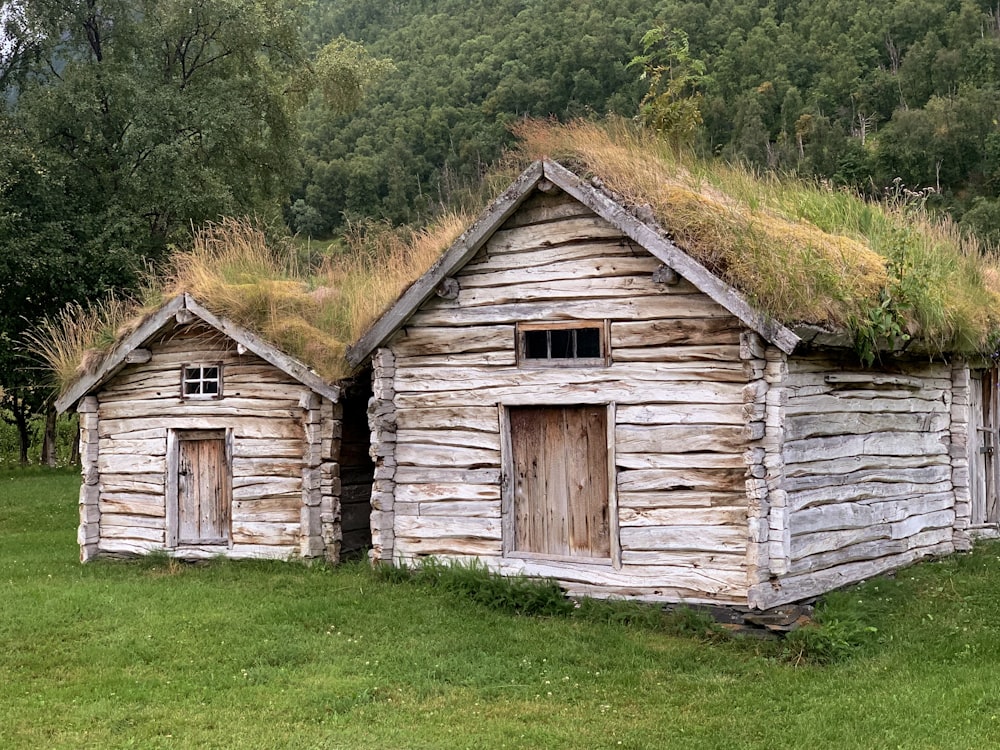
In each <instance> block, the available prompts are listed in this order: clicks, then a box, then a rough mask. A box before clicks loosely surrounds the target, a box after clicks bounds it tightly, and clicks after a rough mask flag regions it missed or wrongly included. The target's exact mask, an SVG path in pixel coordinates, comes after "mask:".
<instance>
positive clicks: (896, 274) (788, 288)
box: [32, 119, 1000, 390]
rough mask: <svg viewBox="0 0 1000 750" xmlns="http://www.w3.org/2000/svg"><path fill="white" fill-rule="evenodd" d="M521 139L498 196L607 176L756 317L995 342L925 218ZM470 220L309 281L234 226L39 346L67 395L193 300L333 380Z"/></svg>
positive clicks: (287, 256) (915, 212)
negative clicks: (527, 173)
mask: <svg viewBox="0 0 1000 750" xmlns="http://www.w3.org/2000/svg"><path fill="white" fill-rule="evenodd" d="M516 133H517V135H518V136H519V138H520V147H519V149H518V150H517V151H516V152H515V153H513V154H511V155H510V158H508V159H507V160H506V161H505V163H504V164H503V165H501V166H500V167H498V170H497V172H496V173H495V174H493V175H491V176H490V177H489V178H488V183H489V184H490V185H491V186H500V187H501V189H502V187H506V185H507V184H508V183H509V181H510V180H511V179H512V178H513V177H514V175H515V174H516V172H515V171H514V170H517V169H520V168H523V167H524V166H526V165H527V163H528V162H530V161H532V160H535V159H539V158H543V157H548V158H552V159H556V160H558V161H560V162H563V163H564V164H566V166H567V167H569V168H571V169H573V170H574V171H577V172H578V173H580V174H581V175H583V176H593V177H599V178H600V180H601V182H602V184H603V185H604V187H605V188H606V189H608V190H610V191H611V192H612V193H614V194H615V195H616V196H617V197H618V199H619V200H621V201H623V202H624V203H625V204H626V205H627V206H631V207H633V208H637V207H640V206H648V207H649V208H650V209H651V210H652V211H653V214H654V216H655V217H656V219H657V221H658V222H659V224H660V225H661V227H662V228H663V230H664V231H665V233H666V234H667V235H668V236H669V237H670V238H671V239H672V240H673V241H674V242H675V243H676V244H677V245H678V246H679V247H681V248H682V249H683V250H685V251H686V252H688V253H689V254H690V255H692V256H693V257H695V258H696V259H697V260H699V261H700V262H701V263H703V264H704V265H705V266H707V267H708V268H709V269H710V270H711V271H713V272H714V273H716V274H717V275H718V276H720V277H721V278H722V279H723V280H725V281H726V282H727V283H729V284H731V285H732V286H733V287H735V288H737V289H738V290H740V291H741V292H743V293H744V294H745V295H746V296H747V297H748V298H749V299H750V301H751V302H752V303H753V304H754V305H756V306H757V307H759V308H760V309H762V310H763V311H764V312H766V313H768V314H770V315H771V316H773V317H774V318H775V319H777V320H779V321H781V322H782V323H785V324H786V325H792V324H796V323H809V324H814V325H818V326H822V327H825V328H828V329H830V330H833V331H848V332H850V333H851V334H853V336H854V337H855V340H856V341H857V348H858V351H859V353H860V354H861V356H862V358H863V359H867V360H869V361H871V360H872V359H874V357H875V356H877V354H878V350H879V347H880V346H884V344H885V342H886V341H890V342H893V341H894V342H896V343H899V342H904V341H908V342H909V343H910V344H919V349H920V350H922V351H927V352H930V353H961V354H969V355H972V354H991V353H993V352H994V351H995V349H996V347H997V343H998V341H1000V312H998V311H1000V264H998V261H997V257H996V255H995V254H994V253H992V252H989V253H987V252H984V251H983V250H982V249H981V248H980V247H979V246H978V245H977V244H976V243H975V241H974V240H972V239H970V238H967V237H963V236H961V234H960V233H959V232H958V230H957V229H956V228H955V226H954V225H953V224H949V223H947V222H945V223H941V222H937V221H933V220H931V219H930V218H929V217H928V216H927V215H926V214H925V213H923V211H922V209H921V208H920V207H919V206H917V207H915V206H912V205H908V204H906V203H905V202H897V203H894V204H890V205H876V204H872V203H870V202H866V201H864V200H862V199H860V198H858V197H857V196H855V195H853V194H851V193H849V192H847V191H835V190H830V189H828V188H825V187H823V186H820V185H816V184H814V183H809V182H805V181H802V180H796V179H791V178H784V177H777V176H773V175H759V174H756V173H754V172H752V171H749V170H747V169H743V168H739V167H733V166H727V165H724V164H721V163H719V162H704V161H698V160H695V159H693V158H686V157H683V156H680V157H679V156H677V154H676V153H675V151H674V150H673V149H672V148H671V147H670V146H668V145H667V144H666V143H664V142H663V141H661V140H658V139H657V138H656V137H655V136H654V135H652V134H650V133H648V132H644V131H642V130H641V129H638V128H637V127H636V126H634V125H633V124H632V123H630V122H627V121H624V120H616V119H610V120H607V121H605V122H603V123H594V122H585V121H576V122H572V123H569V124H558V123H553V122H541V121H525V122H522V123H520V124H519V125H518V126H517V128H516ZM501 183H503V184H502V185H501ZM471 222H472V217H471V216H469V215H462V214H448V215H445V216H444V217H442V218H441V219H439V220H438V221H437V222H436V223H435V224H433V225H432V226H430V227H428V228H426V229H423V230H413V229H392V228H390V227H387V226H385V225H380V224H377V223H373V222H369V223H366V224H362V225H358V226H354V227H352V228H351V230H350V231H349V232H348V235H347V237H346V244H347V250H346V251H345V252H343V253H340V254H331V255H328V256H327V257H326V258H325V259H324V260H323V262H322V264H321V265H320V266H319V267H318V268H304V267H303V264H301V263H300V262H299V261H298V257H299V254H298V252H297V251H296V249H295V247H294V246H293V244H292V243H291V242H287V241H278V242H274V241H269V240H268V238H267V236H266V234H265V232H264V231H263V230H262V229H261V228H260V227H258V226H256V225H255V224H253V223H252V222H248V221H242V220H236V219H227V220H224V221H222V222H220V223H218V224H212V225H209V226H207V227H205V228H203V229H202V230H201V231H199V232H198V233H197V234H196V235H195V237H194V240H193V242H192V245H191V247H190V248H189V249H187V250H184V251H181V252H178V253H177V254H176V255H175V257H174V262H173V265H172V270H171V271H170V273H169V274H168V275H166V276H165V277H162V278H159V279H156V280H153V282H152V283H151V285H150V288H149V289H148V290H147V293H146V294H145V298H144V303H143V304H138V303H137V304H134V305H123V304H121V303H115V302H113V301H108V302H105V303H102V304H100V305H96V306H93V307H91V308H86V309H84V308H74V309H72V310H67V311H66V312H64V313H63V314H61V315H60V316H57V317H56V318H55V319H52V320H49V321H46V322H44V323H43V324H42V326H40V327H39V328H38V329H36V331H35V333H34V335H33V341H32V347H33V348H34V350H35V351H36V352H37V353H38V354H39V356H41V357H42V358H43V359H45V360H47V361H48V363H49V365H50V368H51V369H52V370H53V372H54V373H55V380H56V382H57V386H58V388H59V389H60V390H64V389H65V388H66V387H67V386H68V384H69V383H70V382H72V381H73V380H74V379H75V378H77V377H79V375H80V374H81V372H84V371H86V369H87V368H88V367H90V366H93V365H95V364H97V363H99V361H100V358H101V356H103V353H104V352H106V351H107V349H108V348H109V345H110V343H111V342H112V341H113V340H114V336H115V334H116V332H117V333H118V334H119V335H120V334H121V333H122V332H123V331H125V330H128V329H129V328H130V327H134V326H135V325H136V324H137V320H138V319H140V318H141V316H142V315H144V314H147V313H148V312H149V311H150V310H151V309H154V308H155V307H156V306H158V305H159V304H161V303H162V302H163V301H164V300H166V299H168V298H170V297H171V296H173V295H175V294H179V293H181V292H185V291H186V292H188V293H190V294H192V295H193V296H194V297H195V298H196V299H198V300H199V302H201V303H202V304H203V305H205V306H206V307H207V308H209V309H210V310H212V312H214V313H216V314H217V315H221V316H223V317H226V318H228V319H230V320H232V321H233V322H235V323H237V324H239V325H241V326H244V327H246V328H249V329H251V330H253V331H255V332H257V333H258V334H260V335H261V336H263V337H264V338H265V339H267V340H269V341H270V342H271V343H272V344H274V345H275V346H277V347H278V348H280V349H282V350H283V351H285V352H287V353H288V354H290V355H292V356H294V357H297V358H299V359H301V360H302V361H304V362H306V363H307V364H308V365H309V366H311V367H312V368H313V369H315V370H316V371H317V372H318V373H319V374H320V375H321V376H323V377H325V378H328V379H330V380H335V379H338V378H340V377H344V376H346V375H348V374H349V373H348V371H347V365H346V363H345V361H344V357H343V354H344V350H345V349H346V347H347V346H348V345H350V344H351V343H352V342H353V341H355V340H356V339H357V338H358V337H359V336H360V335H361V334H362V333H363V332H364V331H365V330H366V329H367V327H368V326H370V325H371V324H372V323H373V322H374V321H375V320H376V319H377V318H378V316H379V315H381V313H382V312H384V310H385V309H386V308H387V307H388V306H389V305H391V304H392V302H393V301H394V300H395V299H397V297H398V296H399V294H401V293H402V291H403V290H404V289H405V288H406V287H407V286H408V285H409V284H410V283H412V282H413V281H414V280H416V279H417V278H418V277H419V276H420V275H421V274H422V273H423V272H424V271H425V270H426V269H427V268H428V267H429V266H430V265H431V264H432V263H433V262H434V261H435V260H436V259H437V258H438V257H439V256H440V254H441V253H442V252H443V251H444V250H445V249H446V248H447V247H448V246H449V245H450V244H451V243H452V242H453V241H454V240H455V239H456V238H457V237H458V235H459V234H460V233H461V232H462V231H463V230H464V229H465V228H466V227H467V226H469V224H470V223H471Z"/></svg>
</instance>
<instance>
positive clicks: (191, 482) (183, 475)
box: [177, 430, 231, 544]
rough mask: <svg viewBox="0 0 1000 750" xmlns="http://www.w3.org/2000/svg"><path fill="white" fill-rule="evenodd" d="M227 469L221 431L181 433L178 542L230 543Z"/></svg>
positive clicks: (178, 455)
mask: <svg viewBox="0 0 1000 750" xmlns="http://www.w3.org/2000/svg"><path fill="white" fill-rule="evenodd" d="M230 485H231V482H230V479H229V466H228V464H227V461H226V439H225V433H224V432H223V431H221V430H211V431H209V430H198V431H190V432H185V433H181V434H180V435H178V441H177V542H178V543H179V544H228V543H229V505H230V503H229V495H230Z"/></svg>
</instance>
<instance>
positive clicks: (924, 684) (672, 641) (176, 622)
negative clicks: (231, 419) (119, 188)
mask: <svg viewBox="0 0 1000 750" xmlns="http://www.w3.org/2000/svg"><path fill="white" fill-rule="evenodd" d="M77 485H78V479H77V477H76V476H74V475H72V474H68V473H63V474H51V473H47V474H41V473H30V472H27V473H26V472H16V473H10V472H8V473H6V474H0V748H5V749H6V748H286V747H287V748H296V749H297V750H304V749H307V748H352V749H354V748H372V747H378V748H498V747H509V748H514V747H542V748H563V747H565V748H605V747H610V748H617V747H623V748H663V747H677V748H796V747H802V748H833V747H851V748H983V747H993V746H996V745H997V744H998V743H1000V678H998V675H1000V607H998V605H997V601H998V596H1000V546H997V545H991V544H983V545H981V546H980V547H979V548H978V550H977V552H976V553H975V554H973V555H963V556H954V557H952V558H950V559H948V560H946V561H942V562H937V563H931V564H925V565H922V566H918V567H915V568H911V569H909V570H907V571H904V572H903V573H901V574H900V575H899V576H898V577H897V578H896V579H894V580H888V579H882V580H878V581H872V582H870V583H869V584H867V585H866V586H865V587H863V588H860V589H854V590H851V591H849V592H842V593H840V594H838V595H836V596H834V597H831V600H830V603H829V605H828V607H827V609H826V611H825V618H826V621H827V625H826V628H827V635H828V636H830V635H832V636H833V637H834V639H835V636H836V635H837V634H838V633H840V632H843V633H849V632H851V631H855V632H856V631H857V630H858V626H857V624H858V623H862V624H863V625H864V626H865V627H866V628H873V629H874V630H865V631H864V632H866V633H867V634H868V636H869V637H868V640H867V642H866V643H864V644H863V645H861V646H859V647H857V648H855V649H853V654H852V655H850V656H848V657H847V658H842V659H840V660H839V661H838V662H837V663H834V664H829V665H817V664H815V663H809V664H805V665H803V664H798V665H797V664H795V663H793V662H792V661H790V660H789V659H788V658H781V657H780V656H778V653H779V650H780V649H777V648H775V647H771V646H759V645H755V644H752V643H750V644H748V643H736V642H731V641H727V642H720V643H706V642H703V641H699V640H696V639H694V638H680V637H674V636H669V635H665V634H664V633H662V632H658V631H656V630H652V629H649V628H645V627H641V626H635V625H632V626H626V625H619V624H605V623H601V622H598V621H595V620H583V619H579V618H565V617H556V618H547V619H543V618H528V617H518V616H514V615H509V614H504V613H502V612H498V611H495V610H492V609H488V608H486V607H483V606H481V605H477V604H473V603H471V602H469V601H465V600H462V599H460V598H458V597H456V596H454V595H452V594H448V593H446V592H444V591H441V590H438V589H431V588H428V587H425V586H420V585H415V584H410V583H393V582H391V581H389V580H385V579H380V578H378V577H376V576H375V575H374V574H372V573H371V572H370V571H368V570H367V569H366V568H365V567H364V566H361V565H350V566H345V567H342V568H340V569H336V570H333V569H329V568H324V567H321V566H316V567H312V568H309V567H305V566H303V565H299V564H280V563H277V564H263V563H249V564H247V563H213V564H210V565H203V566H189V565H179V564H171V563H169V562H168V561H166V560H164V559H157V560H152V561H144V562H141V563H136V562H131V563H125V562H120V561H119V562H98V563H92V564H88V565H87V566H81V565H80V564H79V563H78V562H77V548H76V544H75V538H74V537H75V532H74V527H75V523H76V519H75V512H76V507H75V496H76V488H77ZM842 650H843V651H844V652H847V651H850V650H851V649H848V648H847V647H845V648H844V649H842ZM786 651H787V650H786ZM786 656H787V654H786Z"/></svg>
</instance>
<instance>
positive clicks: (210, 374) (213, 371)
mask: <svg viewBox="0 0 1000 750" xmlns="http://www.w3.org/2000/svg"><path fill="white" fill-rule="evenodd" d="M201 377H202V378H203V379H204V380H218V379H219V368H218V367H206V368H204V369H203V370H202V375H201Z"/></svg>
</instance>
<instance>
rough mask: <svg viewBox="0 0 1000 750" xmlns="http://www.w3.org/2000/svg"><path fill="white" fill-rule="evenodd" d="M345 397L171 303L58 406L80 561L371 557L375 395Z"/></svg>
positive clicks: (226, 326)
mask: <svg viewBox="0 0 1000 750" xmlns="http://www.w3.org/2000/svg"><path fill="white" fill-rule="evenodd" d="M350 387H352V386H350V384H341V385H335V384H330V383H327V382H325V381H324V380H322V379H321V378H320V377H319V376H317V375H316V374H315V373H314V372H313V371H311V370H310V369H309V368H308V367H307V366H306V365H304V364H303V363H302V362H299V361H297V360H295V359H292V358H291V357H288V356H287V355H285V354H283V353H282V352H280V351H278V350H277V349H275V348H274V347H272V346H270V345H269V344H268V343H267V342H265V341H263V340H261V339H260V338H259V337H258V336H256V335H255V334H253V333H251V332H250V331H247V330H245V329H243V328H241V327H239V326H236V325H234V324H232V323H231V322H229V321H227V320H224V319H221V318H218V317H216V316H215V315H213V314H212V313H211V312H210V311H208V310H207V309H205V308H204V307H202V306H201V305H199V304H198V303H197V302H196V301H195V300H194V299H192V298H191V297H190V296H189V295H186V294H184V295H179V296H177V297H175V298H173V299H171V300H170V301H168V302H167V303H166V304H164V305H163V306H162V307H160V308H159V309H158V310H156V311H155V312H153V313H152V314H150V315H148V316H147V317H146V318H145V319H144V320H143V321H141V322H140V323H139V325H138V327H137V328H136V329H135V330H134V331H133V332H131V333H130V334H128V335H127V336H125V337H124V338H123V339H121V340H120V341H119V342H118V343H117V345H116V346H115V347H114V349H112V350H111V351H110V353H108V355H107V356H106V357H105V358H104V360H103V361H102V362H101V363H100V365H99V366H98V367H97V368H96V370H94V371H93V372H91V373H89V374H85V375H84V376H82V377H81V378H80V379H79V380H78V381H77V382H76V383H74V384H73V385H72V386H71V387H70V389H69V390H67V391H66V392H65V393H64V394H63V395H62V396H61V397H60V398H59V400H58V401H57V402H56V406H57V408H58V409H59V410H60V411H65V410H67V409H70V408H73V407H74V406H75V407H76V409H77V411H78V412H79V415H80V442H81V458H82V462H83V485H82V487H81V489H80V526H79V535H78V536H79V542H80V550H81V559H82V560H84V561H87V560H89V559H91V558H93V557H94V556H96V555H101V554H104V555H133V554H145V553H148V552H150V551H153V550H164V551H166V552H167V553H168V554H170V555H172V556H175V557H182V558H201V557H214V556H225V557H232V558H279V559H287V558H291V557H302V558H325V559H327V560H330V561H332V562H337V561H338V560H339V559H340V555H341V554H342V552H349V551H353V550H359V549H362V548H364V547H367V546H368V544H369V538H370V537H369V532H368V515H369V512H368V496H369V494H370V487H371V474H372V465H371V462H370V460H369V459H368V456H367V443H368V431H367V426H366V424H365V417H364V408H363V405H364V403H365V400H366V395H365V394H362V395H360V396H359V397H358V398H356V399H353V400H354V401H357V402H359V403H360V404H361V405H362V408H361V409H360V410H359V409H358V408H356V407H354V406H353V405H349V406H348V407H347V408H345V406H344V403H343V402H344V400H345V394H346V393H347V392H348V390H349V389H350ZM345 460H346V465H345ZM342 480H344V481H342ZM358 519H360V521H361V523H358Z"/></svg>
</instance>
